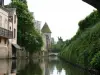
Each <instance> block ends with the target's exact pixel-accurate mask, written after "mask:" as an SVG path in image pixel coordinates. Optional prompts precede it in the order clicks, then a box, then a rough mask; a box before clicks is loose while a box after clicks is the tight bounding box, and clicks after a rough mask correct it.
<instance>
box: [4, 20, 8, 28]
mask: <svg viewBox="0 0 100 75" xmlns="http://www.w3.org/2000/svg"><path fill="white" fill-rule="evenodd" d="M7 22H8V20H7V19H5V22H4V27H5V28H7V26H8V25H7V24H8V23H7Z"/></svg>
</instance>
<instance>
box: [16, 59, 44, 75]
mask: <svg viewBox="0 0 100 75" xmlns="http://www.w3.org/2000/svg"><path fill="white" fill-rule="evenodd" d="M17 75H42V69H41V68H40V66H39V64H38V63H34V62H33V61H30V62H29V63H28V64H27V65H26V67H25V68H24V69H22V70H20V71H19V72H18V73H17Z"/></svg>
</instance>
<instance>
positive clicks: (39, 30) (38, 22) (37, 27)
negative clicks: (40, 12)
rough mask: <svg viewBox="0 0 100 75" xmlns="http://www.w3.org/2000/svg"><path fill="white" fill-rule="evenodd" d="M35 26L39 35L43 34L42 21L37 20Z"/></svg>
mask: <svg viewBox="0 0 100 75" xmlns="http://www.w3.org/2000/svg"><path fill="white" fill-rule="evenodd" d="M34 26H35V29H36V30H37V31H38V32H39V33H41V21H38V20H35V24H34Z"/></svg>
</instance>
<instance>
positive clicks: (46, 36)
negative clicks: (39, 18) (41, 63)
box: [41, 23, 51, 56]
mask: <svg viewBox="0 0 100 75" xmlns="http://www.w3.org/2000/svg"><path fill="white" fill-rule="evenodd" d="M41 35H42V38H43V47H42V52H43V56H45V55H46V54H48V52H49V50H50V49H51V30H50V28H49V26H48V24H47V23H45V24H44V26H43V28H42V29H41Z"/></svg>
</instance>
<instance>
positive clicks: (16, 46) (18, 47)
mask: <svg viewBox="0 0 100 75" xmlns="http://www.w3.org/2000/svg"><path fill="white" fill-rule="evenodd" d="M12 45H13V46H14V47H15V48H16V49H21V47H20V46H19V45H18V44H12Z"/></svg>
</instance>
